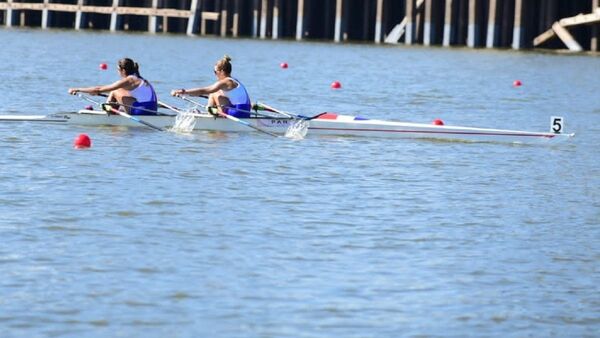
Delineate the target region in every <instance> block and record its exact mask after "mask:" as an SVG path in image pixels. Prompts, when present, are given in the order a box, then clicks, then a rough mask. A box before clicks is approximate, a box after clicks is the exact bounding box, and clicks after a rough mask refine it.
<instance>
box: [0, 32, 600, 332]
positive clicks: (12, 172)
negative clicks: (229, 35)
mask: <svg viewBox="0 0 600 338" xmlns="http://www.w3.org/2000/svg"><path fill="white" fill-rule="evenodd" d="M0 42H1V43H2V46H3V48H2V50H1V51H0V74H1V76H2V80H1V81H0V110H1V111H0V113H1V114H48V113H54V112H62V111H73V110H76V109H79V108H81V107H83V106H85V105H87V102H83V101H81V100H80V99H78V98H77V97H72V96H68V95H67V88H69V87H73V86H87V85H95V84H101V83H108V82H111V81H114V80H116V79H117V74H116V71H115V68H114V65H115V63H116V61H117V59H119V58H121V57H124V56H129V57H132V58H134V59H136V60H138V61H139V63H140V65H141V72H142V75H143V76H145V77H147V78H148V79H150V80H151V81H152V82H153V83H154V84H155V87H156V88H157V91H158V92H159V94H161V99H162V100H164V101H166V102H169V103H171V104H173V105H182V102H181V101H178V100H177V99H176V98H170V97H168V96H167V93H168V92H169V91H170V90H171V89H173V88H182V87H185V88H189V87H194V86H202V85H205V84H208V83H210V82H211V81H213V80H214V76H213V74H212V65H213V63H214V62H215V61H216V60H217V59H218V58H220V57H221V56H222V55H223V54H229V55H231V56H232V57H233V64H234V75H235V76H237V77H238V78H239V79H241V80H242V81H243V82H244V83H245V84H246V86H247V87H248V88H249V91H250V93H251V96H252V98H253V99H254V100H257V101H263V102H268V103H270V104H271V105H273V106H275V107H279V108H280V109H284V110H288V111H292V112H296V113H299V114H305V115H310V114H313V115H314V114H316V113H320V112H323V111H331V112H339V113H346V114H356V115H361V116H366V117H372V118H383V119H395V120H403V121H411V122H425V123H429V122H430V121H432V120H433V119H434V118H441V119H443V120H444V121H445V122H446V123H447V124H459V125H467V126H476V127H492V128H507V129H524V130H532V131H546V130H548V129H549V124H550V116H552V115H558V116H564V117H565V120H566V123H565V128H566V129H567V131H569V132H575V133H576V137H575V138H574V139H572V140H571V141H569V142H567V143H562V144H557V145H548V144H546V145H532V146H525V145H511V144H499V143H498V144H496V143H461V142H434V141H426V140H390V139H375V138H349V137H346V138H342V137H315V136H313V137H311V136H310V131H309V134H308V135H307V137H306V138H305V139H304V140H300V141H292V140H288V139H284V138H282V139H275V138H271V137H269V136H265V135H262V134H259V133H256V132H248V133H228V134H216V133H193V134H191V135H178V134H174V133H159V132H154V131H152V130H150V129H144V128H131V129H119V128H106V127H105V128H93V127H78V126H64V125H38V124H32V123H18V124H15V123H0V238H1V239H2V245H1V246H0V274H1V276H2V278H1V279H0V330H1V332H2V334H1V335H2V336H3V337H4V336H6V337H10V336H27V337H32V336H62V335H68V336H76V337H82V336H86V337H89V336H97V337H109V336H110V337H116V336H122V337H141V336H156V337H167V336H169V337H170V336H179V337H397V336H412V335H425V336H437V335H452V336H468V335H475V336H507V335H508V336H538V337H542V336H594V335H597V334H598V332H599V331H600V315H599V309H600V296H599V295H600V287H599V285H600V273H599V267H600V265H599V262H600V245H599V244H600V240H599V239H600V229H599V219H600V188H599V187H600V169H599V168H600V160H599V158H600V156H599V153H598V149H599V146H600V94H599V92H598V88H600V58H597V57H596V58H594V57H589V56H569V55H553V54H535V53H526V52H519V53H517V52H512V51H486V50H468V49H437V48H431V49H428V48H419V47H416V48H407V47H390V46H372V45H334V44H325V43H297V42H272V41H252V40H218V39H207V38H205V39H201V38H189V37H183V36H163V35H158V36H150V35H123V34H108V33H103V34H96V33H90V32H79V33H77V32H62V31H52V32H42V31H39V30H9V29H1V30H0ZM283 61H285V62H288V63H289V65H290V68H289V69H286V70H283V69H281V68H279V64H280V63H281V62H283ZM101 62H107V63H108V64H109V70H108V71H101V70H99V68H98V64H99V63H101ZM516 79H519V80H521V81H522V82H523V86H522V87H520V88H513V87H512V82H513V81H514V80H516ZM334 80H339V81H340V82H341V83H342V86H343V88H342V89H341V90H338V91H335V90H331V89H330V88H329V84H330V83H331V82H332V81H334ZM79 133H87V134H88V135H90V137H91V138H92V142H93V146H92V148H91V149H89V150H83V151H82V150H74V149H73V148H72V142H73V139H74V138H75V137H76V136H77V135H78V134H79Z"/></svg>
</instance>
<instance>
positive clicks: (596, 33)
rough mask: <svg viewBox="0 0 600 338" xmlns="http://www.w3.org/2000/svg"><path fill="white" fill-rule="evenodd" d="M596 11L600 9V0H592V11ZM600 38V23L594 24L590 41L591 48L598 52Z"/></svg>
mask: <svg viewBox="0 0 600 338" xmlns="http://www.w3.org/2000/svg"><path fill="white" fill-rule="evenodd" d="M594 11H600V1H599V0H592V13H593V12H594ZM599 39H600V29H598V25H593V26H592V39H591V41H590V50H591V51H592V52H597V51H598V50H599V48H600V46H599V41H598V40H599Z"/></svg>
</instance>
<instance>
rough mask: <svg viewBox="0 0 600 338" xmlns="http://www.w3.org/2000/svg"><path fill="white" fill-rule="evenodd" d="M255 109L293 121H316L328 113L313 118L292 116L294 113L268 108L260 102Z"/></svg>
mask: <svg viewBox="0 0 600 338" xmlns="http://www.w3.org/2000/svg"><path fill="white" fill-rule="evenodd" d="M253 108H254V109H256V110H265V111H269V112H272V113H277V114H281V115H283V116H286V117H289V118H292V119H298V120H306V121H310V120H314V119H316V118H318V117H319V116H321V115H325V114H327V113H320V114H317V115H314V116H311V117H308V116H303V115H296V114H292V113H288V112H284V111H281V110H279V109H275V108H273V107H271V106H268V105H266V104H264V103H260V102H259V103H256V104H255V105H254V107H253Z"/></svg>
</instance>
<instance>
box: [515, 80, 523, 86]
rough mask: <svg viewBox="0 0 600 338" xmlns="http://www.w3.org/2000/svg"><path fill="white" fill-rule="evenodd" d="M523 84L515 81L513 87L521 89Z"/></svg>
mask: <svg viewBox="0 0 600 338" xmlns="http://www.w3.org/2000/svg"><path fill="white" fill-rule="evenodd" d="M522 84H523V83H522V82H521V80H515V81H513V86H515V87H521V85H522Z"/></svg>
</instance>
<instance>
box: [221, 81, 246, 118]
mask: <svg viewBox="0 0 600 338" xmlns="http://www.w3.org/2000/svg"><path fill="white" fill-rule="evenodd" d="M229 80H231V81H233V82H234V83H235V84H237V86H236V87H235V88H233V89H231V90H222V92H223V95H224V96H225V97H227V98H228V99H229V102H231V105H230V106H229V107H226V109H225V112H226V113H227V114H228V115H231V116H235V117H237V118H246V117H250V110H252V103H251V102H250V96H248V91H247V90H246V87H244V85H243V84H242V83H241V82H240V81H238V80H236V79H234V78H232V77H230V78H229ZM244 110H245V111H244Z"/></svg>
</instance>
